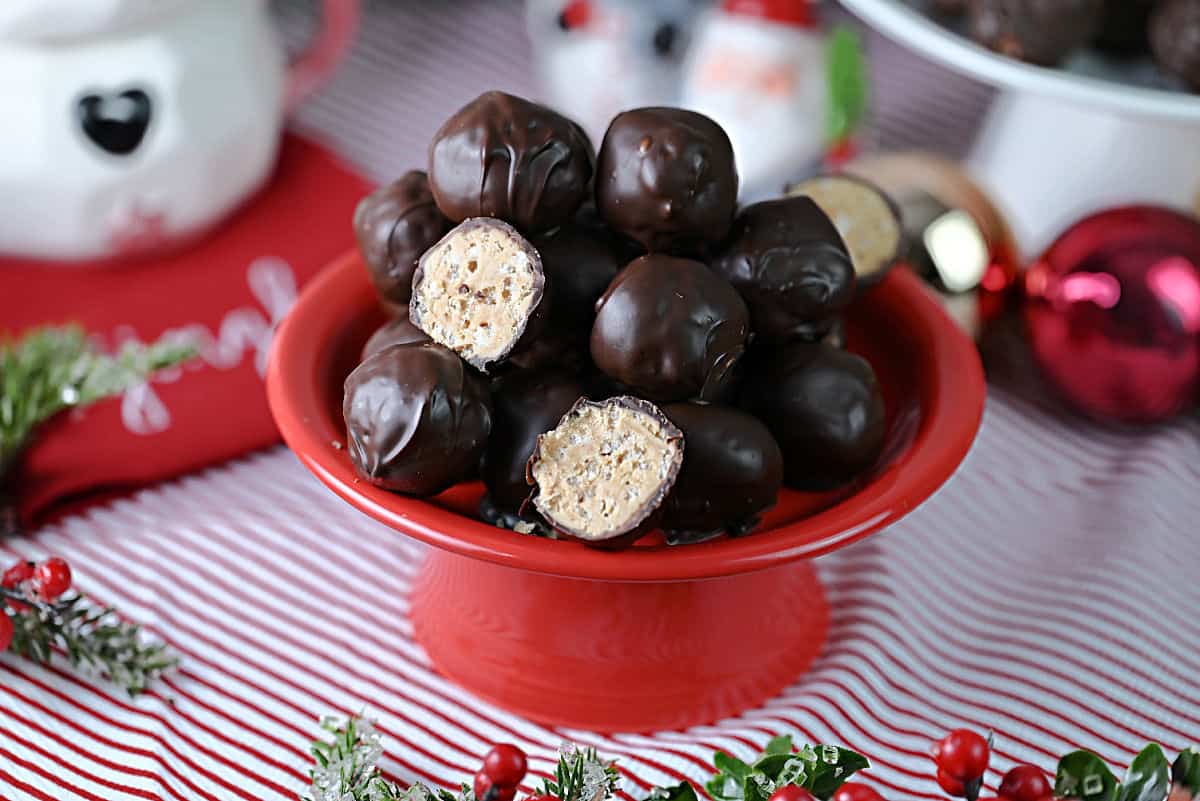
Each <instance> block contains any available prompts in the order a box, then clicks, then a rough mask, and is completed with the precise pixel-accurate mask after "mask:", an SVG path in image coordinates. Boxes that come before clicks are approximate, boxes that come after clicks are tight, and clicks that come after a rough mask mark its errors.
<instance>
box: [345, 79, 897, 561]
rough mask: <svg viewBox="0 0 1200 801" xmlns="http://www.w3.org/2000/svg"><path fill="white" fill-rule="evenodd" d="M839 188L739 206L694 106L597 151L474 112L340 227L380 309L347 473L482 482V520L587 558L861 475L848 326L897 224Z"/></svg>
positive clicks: (532, 118)
mask: <svg viewBox="0 0 1200 801" xmlns="http://www.w3.org/2000/svg"><path fill="white" fill-rule="evenodd" d="M829 180H830V181H832V182H833V183H829V184H822V183H820V182H818V184H816V185H814V187H813V193H812V194H813V196H812V197H809V196H796V197H788V198H783V199H779V200H771V201H767V202H762V203H756V204H754V205H751V206H747V207H745V208H743V209H741V210H739V209H738V206H737V196H738V176H737V171H736V168H735V165H734V160H733V151H732V148H731V146H730V143H729V139H728V137H727V136H726V135H725V132H724V131H723V130H721V128H720V127H719V126H718V125H717V124H716V123H714V122H713V121H712V120H710V119H708V118H707V117H704V116H702V115H700V114H696V113H693V112H690V111H684V110H681V109H675V108H643V109H636V110H633V111H627V112H625V113H622V114H620V115H619V116H617V117H616V118H615V119H614V120H613V121H612V124H611V125H610V126H609V129H608V132H607V133H606V134H605V136H604V141H603V142H602V144H601V146H600V150H599V153H598V154H596V153H594V151H593V148H592V145H591V143H590V142H589V141H588V138H587V136H586V135H585V134H584V132H583V130H582V129H581V128H580V127H579V126H578V125H577V124H575V123H574V122H572V121H571V120H569V119H567V118H565V117H563V116H562V115H560V114H558V113H556V112H554V111H552V110H551V109H548V108H545V107H543V106H540V105H537V104H535V103H531V102H529V101H526V100H523V99H521V98H518V97H513V96H510V95H507V94H503V93H500V92H488V93H486V94H484V95H482V96H480V97H479V98H477V99H475V100H474V101H472V102H471V103H469V104H467V105H466V106H465V107H463V108H462V109H461V110H460V111H459V112H458V113H456V114H454V115H453V116H452V117H451V118H450V119H448V120H447V121H446V122H445V124H444V125H442V127H441V129H440V130H439V131H438V132H437V134H436V135H435V137H434V139H433V142H432V144H431V146H430V148H429V165H428V174H426V173H422V172H410V173H408V174H407V175H405V176H403V177H402V178H400V179H399V180H398V181H396V182H395V183H393V184H391V185H389V186H385V187H383V188H382V189H380V190H378V191H377V192H375V193H374V194H372V195H370V196H369V197H367V198H366V199H365V200H363V201H362V203H361V204H360V206H359V208H358V211H357V213H356V215H355V220H354V227H355V231H356V234H357V237H358V242H359V246H360V249H361V252H362V256H363V260H364V262H365V263H366V266H367V268H368V270H369V272H370V275H371V278H372V280H373V281H374V283H375V286H376V287H377V289H378V291H379V295H380V298H381V300H382V302H383V304H384V305H385V306H386V307H387V308H388V309H389V310H391V312H392V314H393V317H392V319H391V320H390V321H389V322H388V323H387V324H386V325H384V326H383V327H382V328H381V329H380V330H379V331H378V332H377V333H376V334H375V335H374V336H372V337H371V339H370V341H369V342H368V343H367V345H366V347H365V349H364V353H363V356H364V360H363V362H362V364H360V365H359V366H358V368H357V369H355V370H354V371H353V372H352V373H351V374H350V376H349V377H348V378H347V379H346V384H345V405H344V412H345V418H346V429H347V434H348V450H349V453H350V456H351V458H352V460H353V462H354V464H355V466H356V467H357V469H358V471H359V472H360V473H361V475H362V476H363V477H364V478H365V479H367V480H368V481H370V482H371V483H373V484H375V485H377V486H380V487H384V488H387V489H390V490H394V491H396V492H401V493H405V494H409V495H414V496H428V495H432V494H435V493H438V492H441V491H442V490H444V489H446V488H448V487H450V486H451V485H453V484H455V483H457V482H459V481H463V480H466V479H469V478H472V477H474V476H475V475H477V474H478V475H481V477H482V479H483V482H484V484H485V485H486V487H487V494H486V496H485V498H484V500H483V503H482V506H481V514H482V516H483V517H484V518H485V519H486V520H488V521H490V522H492V523H495V524H497V525H501V526H504V527H507V528H514V529H516V530H518V531H522V532H538V533H553V534H554V535H555V536H565V537H571V538H575V539H578V540H581V541H583V542H586V543H589V544H593V545H597V546H603V547H617V546H621V545H627V544H630V543H632V542H633V541H634V540H636V539H638V538H639V537H640V536H641V535H643V534H644V533H646V532H647V531H648V530H650V529H652V528H661V529H662V530H663V531H664V532H666V535H667V538H668V540H669V541H671V542H696V541H701V540H705V539H709V538H711V537H715V536H718V535H721V534H729V535H732V536H739V535H743V534H747V533H749V532H750V531H751V530H752V529H753V528H754V527H755V525H756V524H757V522H758V521H759V519H760V517H761V515H762V513H763V512H764V511H765V510H767V509H769V508H770V507H771V506H772V505H773V504H774V503H775V500H776V497H777V495H778V492H779V490H780V488H781V487H782V486H783V485H785V484H786V485H787V486H790V487H794V488H797V489H802V490H825V489H829V488H833V487H836V486H839V485H843V484H845V483H847V482H850V481H853V480H854V479H855V478H856V477H858V476H860V475H862V474H863V473H864V471H866V470H868V469H869V468H871V467H872V465H873V464H874V463H875V462H876V460H877V459H878V457H879V454H880V450H881V448H882V445H883V439H884V406H883V400H882V397H881V395H880V391H879V387H878V385H877V382H876V379H875V374H874V372H873V371H872V369H871V366H870V365H869V364H868V363H867V362H866V361H864V360H863V359H861V358H859V357H858V356H855V355H853V354H851V353H849V352H847V351H844V350H842V349H841V347H840V327H839V325H840V321H839V315H840V314H841V312H842V311H843V310H844V309H845V308H846V306H847V305H848V304H849V303H850V301H851V300H852V299H853V297H854V295H855V291H856V274H855V268H856V266H858V265H859V264H861V265H864V266H863V267H862V269H864V270H865V271H868V272H871V273H872V274H873V275H878V274H881V273H882V271H883V270H884V269H886V267H887V262H888V261H889V260H890V259H893V258H894V254H895V253H897V252H899V250H900V241H899V240H900V236H901V234H900V228H899V224H898V221H897V220H896V218H895V213H894V208H893V207H892V206H891V205H890V203H888V202H886V199H883V198H881V196H880V195H879V193H878V191H877V190H875V189H873V188H872V187H870V186H869V185H867V184H865V183H862V182H859V181H845V182H843V181H840V179H829ZM823 209H827V210H828V211H829V213H827V211H826V210H823ZM831 217H835V218H837V220H836V221H835V220H834V219H831ZM839 227H840V228H841V230H842V231H845V232H846V234H845V236H846V237H847V238H849V239H850V240H851V241H849V242H847V241H844V239H843V235H842V234H839Z"/></svg>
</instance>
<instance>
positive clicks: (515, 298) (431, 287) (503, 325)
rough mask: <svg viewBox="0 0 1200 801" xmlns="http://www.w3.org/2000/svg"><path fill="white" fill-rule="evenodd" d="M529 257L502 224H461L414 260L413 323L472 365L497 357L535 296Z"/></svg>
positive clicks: (535, 275)
mask: <svg viewBox="0 0 1200 801" xmlns="http://www.w3.org/2000/svg"><path fill="white" fill-rule="evenodd" d="M535 259H536V253H535V252H533V250H532V247H531V246H530V245H529V244H528V243H527V242H525V241H524V240H523V239H521V238H520V236H519V235H518V234H517V233H516V232H515V231H513V230H511V229H509V228H508V227H507V226H502V225H500V224H496V223H491V222H483V221H476V220H469V221H467V222H466V223H464V224H463V225H461V226H459V227H458V228H457V229H455V230H454V231H452V232H451V233H450V234H448V235H447V236H446V237H445V238H444V239H442V241H441V242H439V243H438V244H436V245H434V246H433V247H432V248H431V249H430V250H429V251H428V252H427V253H426V254H425V255H424V256H423V257H422V259H421V275H420V278H419V280H418V281H417V282H415V284H414V286H413V300H412V307H413V309H414V315H413V321H414V323H416V324H417V325H418V326H419V327H420V328H421V330H423V331H424V332H425V333H426V334H428V335H429V336H430V338H431V339H433V340H434V341H435V342H438V343H439V344H442V345H445V346H446V347H448V348H450V349H451V350H453V351H454V352H455V353H457V354H458V355H459V356H461V357H462V358H463V359H466V360H467V361H471V362H472V363H477V362H487V361H493V360H496V359H499V358H501V357H503V356H504V355H506V354H507V353H508V351H509V350H511V349H512V346H513V344H514V343H515V342H516V340H517V339H519V338H520V336H521V334H522V332H523V331H524V330H525V324H526V322H527V321H528V319H529V316H530V314H531V313H532V311H533V307H534V306H535V305H536V304H537V303H538V302H539V301H540V300H541V292H540V291H539V290H540V287H541V276H540V266H539V265H537V264H536V262H535Z"/></svg>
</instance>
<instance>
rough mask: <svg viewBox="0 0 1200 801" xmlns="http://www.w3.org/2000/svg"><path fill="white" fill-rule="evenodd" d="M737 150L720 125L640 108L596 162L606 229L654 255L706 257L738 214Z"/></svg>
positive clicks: (611, 130)
mask: <svg viewBox="0 0 1200 801" xmlns="http://www.w3.org/2000/svg"><path fill="white" fill-rule="evenodd" d="M737 194H738V175H737V168H736V166H735V164H734V160H733V146H732V145H731V144H730V143H729V137H728V136H727V135H726V134H725V131H724V130H723V129H722V128H721V126H719V125H717V123H715V122H713V121H712V120H711V119H709V118H708V117H705V116H704V115H703V114H697V113H696V112H694V111H685V110H684V109H678V108H640V109H635V110H633V111H626V112H624V113H622V114H618V115H617V116H616V117H615V118H614V119H613V121H612V123H611V124H610V125H609V126H608V131H607V132H606V133H605V134H604V141H603V143H602V144H601V145H600V154H599V156H598V157H597V163H596V208H597V210H598V211H599V212H600V216H601V217H603V218H604V221H605V223H607V224H608V226H609V227H610V228H612V229H613V230H614V231H618V232H620V233H622V234H624V235H625V236H628V237H630V238H631V239H633V240H635V241H637V242H640V243H641V244H642V245H643V246H644V247H645V248H646V249H647V250H649V251H651V252H661V253H674V254H677V255H703V254H706V253H707V252H708V251H709V250H710V249H711V247H712V246H714V245H715V244H717V243H719V242H720V241H721V240H722V239H723V238H724V237H725V234H726V233H727V232H728V231H729V226H730V224H731V223H732V222H733V216H734V213H735V212H736V210H737Z"/></svg>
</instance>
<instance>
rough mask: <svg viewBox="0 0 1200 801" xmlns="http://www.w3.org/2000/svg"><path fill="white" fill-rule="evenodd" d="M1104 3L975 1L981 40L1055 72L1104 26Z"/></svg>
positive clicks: (974, 23)
mask: <svg viewBox="0 0 1200 801" xmlns="http://www.w3.org/2000/svg"><path fill="white" fill-rule="evenodd" d="M1102 4H1103V0H971V2H970V5H969V6H968V20H969V26H970V30H971V36H972V37H973V38H974V39H975V41H977V42H979V43H980V44H982V45H983V46H984V47H987V48H989V49H991V50H995V51H996V52H997V53H1002V54H1003V55H1006V56H1009V57H1011V58H1016V59H1020V60H1021V61H1028V62H1029V63H1030V64H1039V65H1041V66H1043V67H1053V66H1055V65H1057V64H1059V63H1061V62H1062V60H1063V59H1065V58H1066V57H1067V56H1068V55H1069V54H1070V53H1071V51H1073V50H1074V49H1075V48H1077V47H1079V46H1080V45H1083V44H1085V43H1086V42H1088V41H1089V40H1090V39H1091V38H1092V37H1093V36H1094V35H1095V34H1096V31H1097V30H1098V29H1099V27H1100V15H1101V12H1102V8H1101V6H1102Z"/></svg>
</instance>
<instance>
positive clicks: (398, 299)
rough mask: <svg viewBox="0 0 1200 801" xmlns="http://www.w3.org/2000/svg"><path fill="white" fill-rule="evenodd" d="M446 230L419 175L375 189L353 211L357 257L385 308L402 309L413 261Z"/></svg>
mask: <svg viewBox="0 0 1200 801" xmlns="http://www.w3.org/2000/svg"><path fill="white" fill-rule="evenodd" d="M449 230H450V221H449V220H447V219H446V218H445V216H443V215H442V213H441V212H440V211H438V208H437V206H436V205H435V204H434V202H433V195H432V193H430V191H429V180H428V179H427V177H426V175H425V173H423V172H421V171H419V170H412V171H411V172H406V173H405V174H404V175H402V176H401V177H400V178H399V179H397V180H395V181H393V182H392V183H390V184H388V185H387V186H382V187H380V188H379V189H377V190H375V191H374V192H372V193H371V194H369V195H367V196H366V197H365V198H363V199H362V200H361V201H360V202H359V204H358V207H357V208H356V209H355V210H354V236H355V238H356V239H357V241H358V249H359V252H360V253H361V254H362V257H363V261H364V262H365V263H366V265H367V272H368V274H369V275H370V276H371V282H372V283H374V284H375V289H376V291H378V292H379V296H380V297H381V298H382V299H383V300H384V301H385V302H386V303H387V304H388V305H390V306H406V305H408V300H409V298H410V297H412V278H413V271H414V270H416V268H417V260H418V259H420V258H421V254H423V253H424V252H425V251H426V250H428V249H429V248H430V247H431V246H432V245H433V244H434V243H435V242H437V241H438V240H439V239H441V238H442V236H443V235H445V233H446V232H447V231H449Z"/></svg>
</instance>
